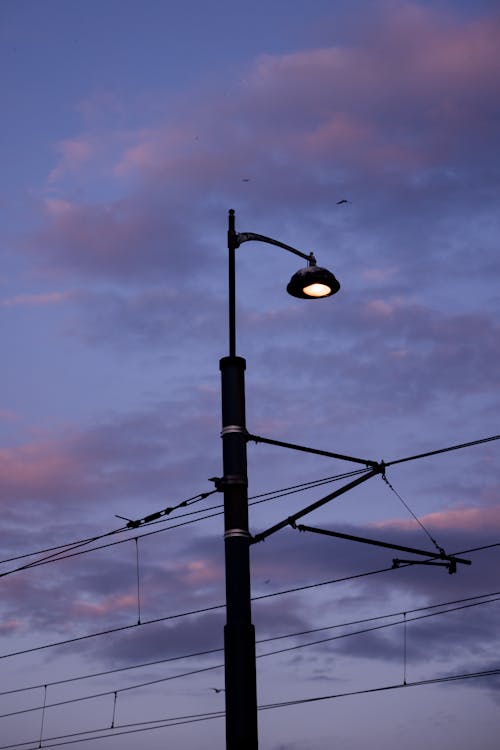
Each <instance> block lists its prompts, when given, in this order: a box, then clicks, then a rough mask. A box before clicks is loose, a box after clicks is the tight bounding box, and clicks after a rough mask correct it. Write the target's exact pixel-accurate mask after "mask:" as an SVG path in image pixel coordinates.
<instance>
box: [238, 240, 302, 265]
mask: <svg viewBox="0 0 500 750" xmlns="http://www.w3.org/2000/svg"><path fill="white" fill-rule="evenodd" d="M249 240H255V241H256V242H267V244H268V245H276V246H277V247H282V248H283V250H288V251H289V252H290V253H293V254H294V255H298V256H299V257H300V258H304V260H307V261H308V263H309V265H310V266H315V265H316V258H315V257H314V253H309V254H306V253H303V252H301V251H300V250H297V249H296V248H295V247H292V246H291V245H285V243H284V242H280V241H279V240H273V238H272V237H266V236H265V235H264V234H255V232H235V233H234V241H235V247H239V246H240V245H241V244H243V242H248V241H249Z"/></svg>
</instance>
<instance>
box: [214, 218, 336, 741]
mask: <svg viewBox="0 0 500 750" xmlns="http://www.w3.org/2000/svg"><path fill="white" fill-rule="evenodd" d="M227 239H228V242H227V245H228V251H229V263H228V266H229V356H227V357H223V358H222V359H221V360H220V370H221V392H222V433H221V436H222V453H223V472H224V475H223V478H222V480H221V481H220V484H219V486H220V489H222V491H223V492H224V546H225V575H226V625H225V627H224V663H225V686H226V690H225V696H226V748H227V750H257V747H258V734H257V688H256V668H255V629H254V626H253V624H252V616H251V598H250V533H249V529H248V479H247V449H246V444H247V430H246V422H245V365H246V363H245V360H244V359H243V357H238V356H236V299H235V298H236V285H235V251H236V249H237V248H238V247H239V246H240V245H241V244H243V243H244V242H248V241H250V240H254V241H257V242H265V243H267V244H269V245H276V246H277V247H281V248H283V249H284V250H288V251H289V252H291V253H293V254H294V255H298V256H299V257H301V258H304V259H305V260H307V266H306V267H305V268H302V269H300V270H299V271H297V273H295V274H294V275H293V276H292V278H291V280H290V282H289V284H288V286H287V291H288V292H289V294H291V295H292V296H294V297H299V298H302V299H320V298H323V297H329V296H331V295H332V294H335V293H336V292H337V291H338V290H339V289H340V284H339V282H338V281H337V279H336V278H335V276H334V275H333V274H332V273H331V272H330V271H327V270H326V269H325V268H320V267H319V266H318V265H317V264H316V258H315V257H314V254H313V253H309V255H307V254H306V253H302V252H301V251H300V250H297V249H296V248H294V247H291V246H290V245H285V244H284V243H283V242H279V241H278V240H274V239H272V238H271V237H265V236H264V235H261V234H254V233H252V232H246V233H237V232H236V230H235V218H234V211H233V210H232V209H231V210H230V211H229V227H228V235H227Z"/></svg>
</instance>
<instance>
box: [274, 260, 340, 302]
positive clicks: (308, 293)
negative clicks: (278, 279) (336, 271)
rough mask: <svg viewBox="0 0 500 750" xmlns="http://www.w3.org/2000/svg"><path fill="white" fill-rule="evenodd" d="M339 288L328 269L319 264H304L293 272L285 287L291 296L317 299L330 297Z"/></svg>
mask: <svg viewBox="0 0 500 750" xmlns="http://www.w3.org/2000/svg"><path fill="white" fill-rule="evenodd" d="M339 289H340V284H339V282H338V281H337V279H336V278H335V276H334V275H333V273H331V272H330V271H328V270H327V269H326V268H321V267H320V266H306V267H305V268H301V269H300V270H299V271H297V273H294V275H293V276H292V278H291V279H290V282H289V284H288V286H287V288H286V290H287V292H288V294H291V295H292V297H300V298H301V299H319V298H321V297H331V295H332V294H335V293H336V292H338V290H339Z"/></svg>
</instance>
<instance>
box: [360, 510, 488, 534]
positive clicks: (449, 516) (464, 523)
mask: <svg viewBox="0 0 500 750" xmlns="http://www.w3.org/2000/svg"><path fill="white" fill-rule="evenodd" d="M420 520H421V521H422V523H423V524H424V525H425V526H426V527H427V528H429V529H440V530H448V531H451V530H456V531H486V530H490V531H492V532H494V531H499V530H500V505H496V506H494V507H492V508H456V509H453V508H452V509H449V510H444V511H439V512H436V513H428V514H427V515H426V516H423V517H422V518H421V519H420ZM415 524H416V522H415V521H413V520H411V519H409V520H405V521H403V520H393V521H382V522H379V523H374V524H372V526H373V528H377V529H400V530H404V531H410V530H414V529H415Z"/></svg>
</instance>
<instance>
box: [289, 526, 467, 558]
mask: <svg viewBox="0 0 500 750" xmlns="http://www.w3.org/2000/svg"><path fill="white" fill-rule="evenodd" d="M295 528H297V529H298V530H299V531H312V532H313V533H315V534H325V535H326V536H335V537H338V538H339V539H347V540H349V541H351V542H362V543H363V544H373V545H375V546H376V547H385V548H386V549H397V550H400V552H411V553H413V554H414V555H423V556H424V557H430V558H432V559H437V560H448V561H452V560H454V561H455V562H458V563H463V564H464V565H470V564H471V562H470V560H464V559H463V558H460V557H454V556H453V555H447V554H445V553H444V552H443V553H439V552H427V551H426V550H424V549H417V548H416V547H403V546H402V545H401V544H390V543H389V542H380V541H378V540H377V539H367V538H366V537H363V536H354V534H343V533H341V532H340V531H330V530H329V529H318V528H316V527H314V526H304V525H302V524H301V525H299V526H296V527H295Z"/></svg>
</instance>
